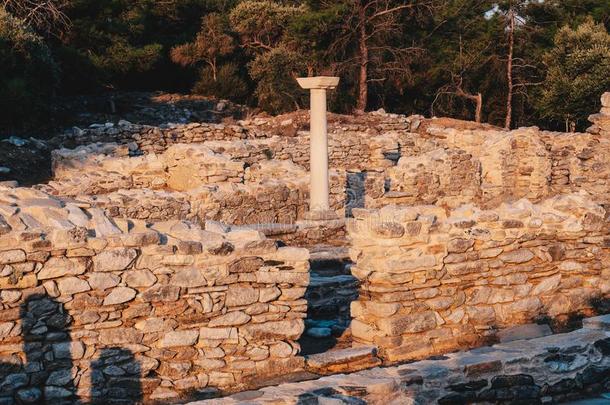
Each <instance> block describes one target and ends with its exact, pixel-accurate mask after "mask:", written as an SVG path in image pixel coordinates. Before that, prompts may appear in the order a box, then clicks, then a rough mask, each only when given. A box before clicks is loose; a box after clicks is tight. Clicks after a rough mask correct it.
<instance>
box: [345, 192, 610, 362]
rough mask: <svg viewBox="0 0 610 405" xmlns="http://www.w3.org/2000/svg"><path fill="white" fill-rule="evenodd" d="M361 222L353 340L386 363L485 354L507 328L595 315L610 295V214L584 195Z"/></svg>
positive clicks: (387, 213) (355, 255) (355, 234)
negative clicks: (464, 351)
mask: <svg viewBox="0 0 610 405" xmlns="http://www.w3.org/2000/svg"><path fill="white" fill-rule="evenodd" d="M354 215H355V221H353V222H350V223H349V226H348V229H349V236H350V240H351V242H352V247H351V257H352V260H353V261H354V263H355V265H354V266H353V267H352V273H353V274H354V275H355V276H356V277H357V278H358V279H359V280H360V282H361V284H360V285H361V287H360V295H359V298H358V300H357V301H354V302H353V303H352V312H351V314H352V317H353V321H352V325H351V328H352V335H353V338H354V340H355V341H357V342H362V343H366V344H374V345H376V346H378V347H379V349H380V356H381V357H382V358H383V359H384V360H386V361H387V362H396V361H403V360H412V359H418V358H425V357H428V356H431V355H435V354H443V353H447V352H449V351H452V350H455V349H460V348H464V347H474V346H479V345H481V344H484V343H486V342H488V341H493V340H494V339H495V338H496V333H497V332H498V331H499V330H501V329H503V328H507V327H510V326H514V325H518V324H521V323H531V322H535V321H540V320H543V319H544V317H551V318H553V319H556V318H560V317H565V318H567V317H568V316H569V315H572V314H575V313H579V312H583V311H584V312H586V311H588V310H590V311H592V310H593V309H594V308H595V306H596V305H597V304H599V303H600V302H601V301H603V300H604V299H607V298H608V296H609V294H610V274H609V273H608V270H607V266H606V265H605V263H607V262H608V260H609V256H608V255H609V254H610V244H609V242H610V240H609V239H608V222H607V221H606V220H605V217H606V211H605V210H604V209H603V208H602V207H601V206H599V205H597V204H595V203H594V202H593V201H592V200H591V199H590V198H589V197H588V196H585V195H580V194H572V195H563V196H560V197H555V198H553V199H550V200H546V201H544V202H543V203H541V204H538V205H534V204H532V203H530V202H528V201H526V200H521V201H519V202H517V203H515V204H504V205H502V206H500V207H499V208H497V209H494V210H480V209H478V208H476V207H473V206H468V205H466V206H462V207H461V208H459V209H456V210H454V211H452V212H450V213H448V214H447V213H446V211H445V210H444V209H442V208H439V207H434V206H413V207H395V206H386V207H384V208H382V209H380V210H378V211H369V210H357V211H356V212H355V213H354Z"/></svg>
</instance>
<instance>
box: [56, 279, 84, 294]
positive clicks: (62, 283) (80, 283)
mask: <svg viewBox="0 0 610 405" xmlns="http://www.w3.org/2000/svg"><path fill="white" fill-rule="evenodd" d="M57 287H58V288H59V291H60V293H61V294H64V295H72V294H77V293H81V292H85V291H89V290H91V287H90V286H89V283H87V282H86V281H85V280H81V279H80V278H78V277H64V278H62V279H60V280H59V281H58V282H57Z"/></svg>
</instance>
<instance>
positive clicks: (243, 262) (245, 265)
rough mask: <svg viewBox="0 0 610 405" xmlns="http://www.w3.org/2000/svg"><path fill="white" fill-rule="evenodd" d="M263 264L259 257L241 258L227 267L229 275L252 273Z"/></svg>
mask: <svg viewBox="0 0 610 405" xmlns="http://www.w3.org/2000/svg"><path fill="white" fill-rule="evenodd" d="M263 264H264V261H263V259H261V258H260V257H243V258H241V259H238V260H236V261H234V262H233V263H231V264H230V265H229V272H230V273H253V272H255V271H257V270H258V269H259V268H260V267H261V266H262V265H263Z"/></svg>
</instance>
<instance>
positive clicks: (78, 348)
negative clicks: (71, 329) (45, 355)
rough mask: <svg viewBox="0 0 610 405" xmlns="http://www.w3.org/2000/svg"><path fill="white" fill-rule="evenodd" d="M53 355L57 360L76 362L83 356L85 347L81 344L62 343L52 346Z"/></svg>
mask: <svg viewBox="0 0 610 405" xmlns="http://www.w3.org/2000/svg"><path fill="white" fill-rule="evenodd" d="M53 354H54V355H55V357H56V358H58V359H74V360H78V359H81V358H83V356H84V355H85V346H84V345H83V343H82V342H63V343H55V344H53Z"/></svg>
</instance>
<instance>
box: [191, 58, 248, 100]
mask: <svg viewBox="0 0 610 405" xmlns="http://www.w3.org/2000/svg"><path fill="white" fill-rule="evenodd" d="M214 76H215V77H214ZM248 90H249V88H248V85H247V83H246V82H245V80H244V79H243V78H242V75H241V72H240V71H239V67H238V66H237V65H236V64H235V63H226V64H224V65H222V66H221V67H220V69H218V71H217V72H216V74H215V75H214V73H213V72H212V68H211V67H210V66H204V67H202V68H201V70H200V72H199V80H198V81H197V82H196V83H195V86H194V87H193V92H194V93H197V94H202V95H205V96H215V97H218V98H223V99H229V100H236V101H244V100H246V99H247V96H248Z"/></svg>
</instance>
